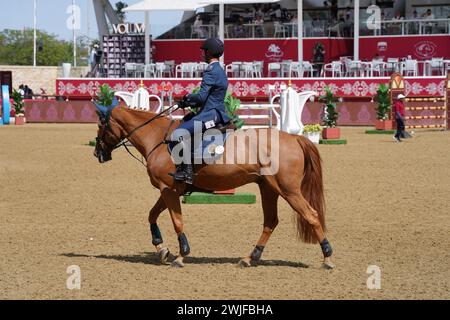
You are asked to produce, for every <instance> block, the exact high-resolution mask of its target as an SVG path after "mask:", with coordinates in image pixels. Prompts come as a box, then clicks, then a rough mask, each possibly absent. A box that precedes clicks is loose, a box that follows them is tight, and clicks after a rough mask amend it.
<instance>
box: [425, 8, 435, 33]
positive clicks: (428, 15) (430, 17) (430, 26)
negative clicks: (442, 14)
mask: <svg viewBox="0 0 450 320" xmlns="http://www.w3.org/2000/svg"><path fill="white" fill-rule="evenodd" d="M423 19H425V20H433V19H435V17H434V14H433V13H432V12H431V9H428V10H427V12H426V13H425V14H424V15H423ZM425 33H427V34H431V33H433V23H432V22H429V23H427V24H426V25H425Z"/></svg>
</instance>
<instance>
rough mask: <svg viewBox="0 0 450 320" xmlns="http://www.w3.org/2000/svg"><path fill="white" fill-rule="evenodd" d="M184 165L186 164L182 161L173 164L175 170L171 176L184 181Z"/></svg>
mask: <svg viewBox="0 0 450 320" xmlns="http://www.w3.org/2000/svg"><path fill="white" fill-rule="evenodd" d="M185 166H186V165H185V164H184V163H181V164H177V165H175V167H176V171H175V174H174V175H173V177H174V178H175V180H176V181H184V176H185Z"/></svg>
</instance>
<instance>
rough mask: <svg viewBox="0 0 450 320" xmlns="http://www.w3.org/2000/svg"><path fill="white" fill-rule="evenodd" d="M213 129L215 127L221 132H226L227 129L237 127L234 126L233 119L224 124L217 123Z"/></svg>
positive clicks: (234, 129) (235, 128)
mask: <svg viewBox="0 0 450 320" xmlns="http://www.w3.org/2000/svg"><path fill="white" fill-rule="evenodd" d="M214 129H217V130H219V131H220V132H222V134H225V133H227V130H233V131H236V130H237V127H236V124H235V123H234V122H233V121H230V122H227V123H225V124H222V123H219V124H218V125H216V126H215V127H214Z"/></svg>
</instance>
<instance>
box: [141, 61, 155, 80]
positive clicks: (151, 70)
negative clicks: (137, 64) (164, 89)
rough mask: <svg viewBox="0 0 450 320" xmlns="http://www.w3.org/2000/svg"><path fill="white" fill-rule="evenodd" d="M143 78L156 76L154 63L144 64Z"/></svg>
mask: <svg viewBox="0 0 450 320" xmlns="http://www.w3.org/2000/svg"><path fill="white" fill-rule="evenodd" d="M144 77H145V78H156V64H154V63H150V64H147V65H145V69H144Z"/></svg>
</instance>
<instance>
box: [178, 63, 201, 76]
mask: <svg viewBox="0 0 450 320" xmlns="http://www.w3.org/2000/svg"><path fill="white" fill-rule="evenodd" d="M195 66H196V64H193V63H182V64H179V65H177V66H176V68H175V77H176V78H178V76H179V75H180V77H181V78H193V77H194V70H195ZM185 76H186V77H185Z"/></svg>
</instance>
